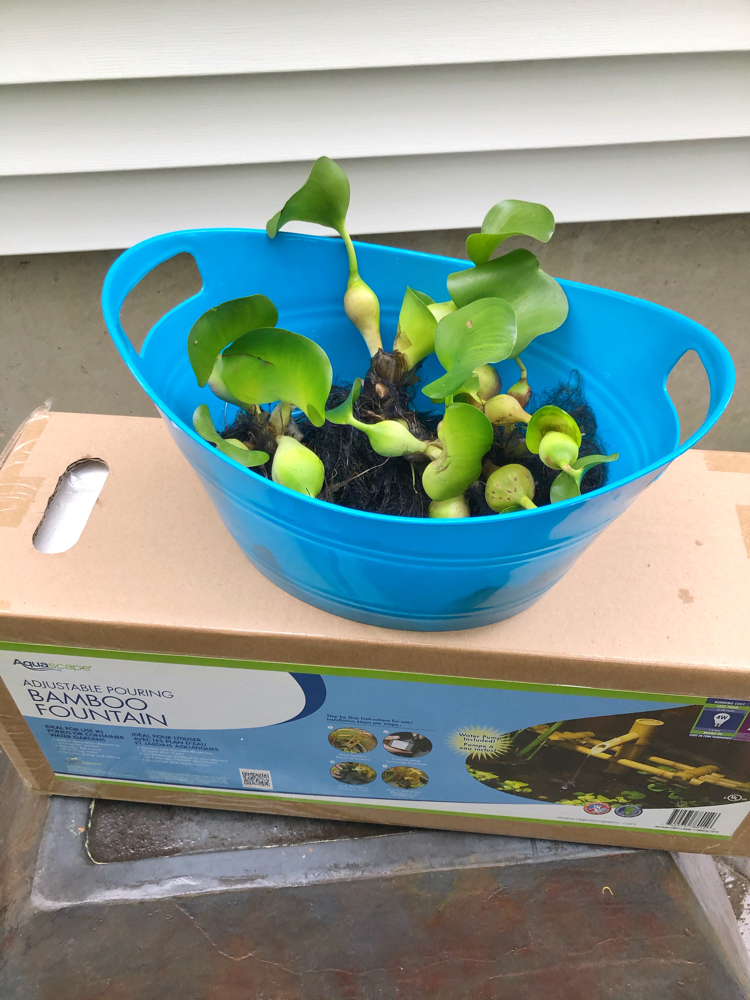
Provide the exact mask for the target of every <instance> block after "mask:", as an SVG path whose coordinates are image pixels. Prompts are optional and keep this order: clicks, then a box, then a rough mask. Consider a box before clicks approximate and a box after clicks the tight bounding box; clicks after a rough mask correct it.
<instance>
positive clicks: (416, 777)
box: [381, 767, 430, 788]
mask: <svg viewBox="0 0 750 1000" xmlns="http://www.w3.org/2000/svg"><path fill="white" fill-rule="evenodd" d="M381 777H382V778H383V781H384V782H385V783H386V785H391V786H392V787H393V788H424V786H425V785H426V784H427V782H428V781H429V780H430V779H429V778H428V777H427V775H426V774H425V773H424V771H420V770H419V768H418V767H389V768H388V769H387V770H385V771H383V774H382V776H381Z"/></svg>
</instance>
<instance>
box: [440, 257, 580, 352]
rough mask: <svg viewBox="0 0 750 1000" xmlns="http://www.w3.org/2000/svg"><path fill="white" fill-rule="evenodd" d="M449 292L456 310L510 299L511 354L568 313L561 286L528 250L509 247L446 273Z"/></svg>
mask: <svg viewBox="0 0 750 1000" xmlns="http://www.w3.org/2000/svg"><path fill="white" fill-rule="evenodd" d="M448 291H449V293H450V296H451V298H452V299H453V301H454V302H455V303H456V305H457V306H458V307H459V309H460V308H462V307H463V306H466V305H468V304H469V303H470V302H475V301H476V300H477V299H484V298H490V297H494V298H499V299H505V301H506V302H509V303H510V304H511V305H512V306H513V310H514V312H515V314H516V324H517V336H516V344H515V349H514V352H513V356H514V357H515V356H516V355H518V354H520V353H521V351H524V350H526V348H527V347H528V346H529V344H530V343H531V341H532V340H533V339H534V337H538V336H539V335H540V334H542V333H549V332H550V330H556V329H557V328H558V326H560V325H561V324H562V323H563V322H564V321H565V318H566V316H567V315H568V300H567V298H566V296H565V292H564V291H563V290H562V287H561V286H560V285H559V284H558V282H557V281H555V279H554V278H553V277H551V276H550V275H549V274H547V273H546V272H544V271H542V269H541V268H540V267H539V261H538V260H537V258H536V257H535V256H534V254H533V253H530V252H529V251H528V250H512V251H511V252H510V253H508V254H505V256H503V257H498V258H497V260H490V261H487V263H485V264H479V265H477V267H470V268H467V269H466V270H464V271H456V272H454V273H453V274H451V275H449V276H448Z"/></svg>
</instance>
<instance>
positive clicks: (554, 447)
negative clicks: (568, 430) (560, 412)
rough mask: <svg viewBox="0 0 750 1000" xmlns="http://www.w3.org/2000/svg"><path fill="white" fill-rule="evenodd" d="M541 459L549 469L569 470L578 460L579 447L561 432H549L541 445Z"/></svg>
mask: <svg viewBox="0 0 750 1000" xmlns="http://www.w3.org/2000/svg"><path fill="white" fill-rule="evenodd" d="M539 457H540V458H541V460H542V461H543V462H544V464H545V465H546V466H547V468H548V469H566V470H567V469H568V468H569V467H570V463H571V462H575V460H576V459H577V458H578V445H577V444H576V443H575V441H574V440H573V438H572V437H569V435H567V434H562V433H561V432H560V431H548V433H547V434H545V435H544V437H543V438H542V442H541V444H540V445H539Z"/></svg>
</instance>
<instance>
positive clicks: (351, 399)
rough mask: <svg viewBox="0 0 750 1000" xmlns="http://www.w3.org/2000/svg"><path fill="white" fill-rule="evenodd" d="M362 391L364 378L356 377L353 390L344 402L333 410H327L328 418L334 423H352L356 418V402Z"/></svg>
mask: <svg viewBox="0 0 750 1000" xmlns="http://www.w3.org/2000/svg"><path fill="white" fill-rule="evenodd" d="M361 391H362V379H361V378H355V380H354V385H353V386H352V388H351V392H350V393H349V395H348V396H347V397H346V399H345V400H344V402H343V403H339V405H338V406H335V407H334V408H333V409H332V410H326V420H330V421H331V423H332V424H350V423H351V422H352V420H353V418H354V404H355V403H356V402H357V400H358V399H359V394H360V392H361Z"/></svg>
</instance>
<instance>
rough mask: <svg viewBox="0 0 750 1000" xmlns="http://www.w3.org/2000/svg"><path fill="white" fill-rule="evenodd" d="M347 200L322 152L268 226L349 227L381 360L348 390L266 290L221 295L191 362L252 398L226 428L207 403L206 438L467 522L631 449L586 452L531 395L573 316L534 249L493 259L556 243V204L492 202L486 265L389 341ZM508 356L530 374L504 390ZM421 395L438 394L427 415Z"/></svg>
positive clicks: (349, 294)
mask: <svg viewBox="0 0 750 1000" xmlns="http://www.w3.org/2000/svg"><path fill="white" fill-rule="evenodd" d="M348 208H349V181H348V179H347V177H346V174H345V173H344V172H343V170H342V169H341V168H340V167H339V166H338V165H337V164H336V163H335V162H334V161H333V160H330V159H328V158H327V157H321V158H320V159H319V160H317V161H316V162H315V164H314V165H313V168H312V170H311V172H310V176H309V177H308V179H307V181H306V182H305V184H304V185H303V186H302V187H301V188H300V189H299V191H297V192H295V194H293V195H292V196H291V198H290V199H289V200H288V201H287V202H286V204H285V205H284V206H283V207H282V208H281V209H280V211H278V212H277V213H276V214H275V215H274V216H273V218H272V219H271V220H270V221H269V222H268V225H267V227H266V230H267V233H268V237H269V238H270V239H275V238H276V237H277V234H278V232H279V230H280V229H281V228H282V227H283V226H284V225H286V224H287V223H289V222H297V221H302V222H307V223H316V224H318V225H321V226H325V227H328V228H330V229H333V230H335V232H337V233H338V235H339V236H340V237H341V239H342V240H343V242H344V245H345V247H346V252H347V260H348V267H349V278H348V282H347V287H346V292H345V295H344V301H343V309H344V312H345V314H346V316H347V317H348V318H349V320H350V321H351V323H352V324H353V325H354V327H356V329H357V330H358V331H359V333H360V334H361V336H362V337H363V339H364V342H365V344H366V345H367V349H368V351H369V354H370V367H369V370H368V371H367V372H363V377H362V378H357V379H356V380H355V381H354V383H353V385H351V386H349V387H346V386H345V387H337V386H334V385H333V368H332V365H331V361H330V360H329V358H328V357H327V355H326V354H325V352H324V351H323V350H322V348H320V347H319V346H318V345H317V344H316V343H315V342H314V341H312V340H310V339H309V338H307V337H305V336H302V335H301V334H299V333H295V332H293V331H291V330H286V329H282V328H280V327H278V326H277V323H278V312H277V310H276V307H275V306H274V304H273V303H272V302H271V301H270V300H269V299H268V298H267V297H266V296H265V295H263V294H261V293H256V294H253V295H249V296H247V297H245V298H240V299H233V300H231V301H228V302H223V303H221V304H220V305H218V306H215V307H214V308H212V309H209V310H208V311H207V312H206V313H204V314H203V315H202V316H201V317H200V318H199V319H198V320H197V322H196V323H195V324H194V325H193V327H192V329H191V330H190V333H189V336H188V357H189V360H190V363H191V365H192V368H193V372H194V373H195V376H196V379H197V382H198V385H199V386H201V387H202V386H205V385H208V386H209V388H210V389H211V390H212V392H213V393H214V394H215V395H216V396H218V398H219V399H221V400H223V401H224V402H225V403H228V404H232V405H234V406H237V407H239V410H240V416H239V417H238V419H237V421H236V422H235V424H234V425H233V427H231V428H229V429H228V430H226V431H224V432H222V433H219V432H218V431H217V430H216V428H215V427H214V425H213V422H212V420H211V417H210V415H209V411H208V407H207V406H205V405H203V406H199V407H198V408H197V409H196V411H195V414H194V417H193V423H194V427H195V429H196V431H197V433H198V434H200V435H201V437H203V438H204V439H205V440H206V441H208V442H210V443H211V444H213V445H214V446H215V447H216V448H217V449H218V450H219V451H221V453H222V454H223V455H225V456H226V457H227V458H230V459H232V460H234V461H236V462H238V463H239V464H240V465H242V466H244V467H246V468H247V469H249V470H253V472H254V473H256V474H257V473H260V474H262V475H266V476H268V477H269V478H271V479H273V481H274V482H276V483H279V484H281V485H282V486H286V487H287V488H289V489H292V490H295V491H297V492H300V493H303V494H305V495H308V496H311V497H317V496H321V497H322V498H324V499H327V500H330V501H332V502H335V503H336V502H338V503H344V504H345V505H348V506H360V507H361V508H362V509H376V510H379V511H381V512H386V513H393V514H409V515H414V514H421V515H422V516H429V517H433V518H438V519H451V520H453V519H456V518H463V517H468V516H471V515H472V514H477V513H479V514H502V515H505V514H510V513H514V512H521V511H524V510H533V509H534V508H535V507H536V506H537V503H535V498H536V501H537V502H539V501H540V496H539V490H538V480H539V472H538V471H537V472H536V473H534V472H533V471H532V470H533V469H537V470H542V472H543V474H544V475H546V471H545V470H547V469H548V470H553V471H554V472H556V473H557V475H556V477H555V478H554V481H553V482H552V483H551V485H549V501H550V502H552V503H555V502H559V501H561V500H566V499H570V498H572V497H575V496H578V495H580V492H581V481H582V479H583V476H584V475H585V473H586V472H587V470H588V469H592V468H595V467H596V466H601V465H602V464H603V463H607V462H611V461H613V460H614V459H616V458H617V455H599V454H590V453H587V454H583V455H582V454H580V451H581V447H582V440H583V436H582V432H581V428H580V427H579V424H578V423H577V422H576V420H575V419H574V417H573V416H572V415H571V414H570V413H569V412H566V411H565V410H564V409H562V408H561V407H559V406H557V405H554V403H550V402H547V403H546V404H545V405H542V406H541V407H538V408H536V409H535V410H534V412H529V409H528V408H529V406H530V403H531V400H532V389H531V386H530V384H529V378H528V372H527V370H526V366H525V364H524V362H523V360H522V358H521V353H522V352H523V351H524V350H525V348H526V347H528V345H529V344H530V343H531V341H532V340H533V339H534V338H535V337H538V336H541V335H543V334H545V333H548V332H550V331H552V330H555V329H557V328H558V327H559V326H560V325H561V324H562V323H563V322H564V320H565V318H566V316H567V312H568V303H567V299H566V297H565V293H564V292H563V290H562V288H561V287H560V285H559V284H558V282H557V281H555V279H554V278H552V277H550V276H549V275H548V274H545V272H544V271H542V270H541V268H540V266H539V261H538V260H537V258H536V257H535V256H534V254H532V253H531V252H530V251H528V250H524V249H517V250H512V251H510V252H508V253H505V254H503V255H502V256H499V257H496V258H493V257H492V254H493V253H494V252H495V251H496V250H497V249H498V247H500V246H501V245H502V243H503V242H504V241H505V240H506V239H508V238H509V237H511V236H516V235H522V236H527V237H532V238H534V239H537V240H540V241H542V242H547V241H548V240H549V239H550V237H551V236H552V233H553V232H554V228H555V222H554V218H553V216H552V213H551V212H550V211H549V210H548V209H547V208H545V207H544V206H543V205H537V204H533V203H530V202H524V201H514V200H507V201H502V202H499V203H498V204H497V205H494V206H493V207H492V208H491V209H490V211H489V212H488V213H487V215H486V217H485V219H484V222H483V224H482V229H481V232H479V233H474V234H472V235H471V236H469V237H468V239H467V243H466V249H467V254H468V256H469V258H470V260H471V261H472V263H473V267H470V268H468V269H466V270H461V271H457V272H456V273H454V274H451V275H449V277H448V279H447V288H446V292H447V298H446V299H445V300H444V301H439V302H436V301H434V300H433V299H432V298H431V297H430V296H428V295H426V294H425V293H424V292H421V291H419V290H418V289H415V288H411V287H406V289H405V291H404V298H403V302H402V305H401V311H400V314H399V318H398V326H397V329H396V331H395V336H394V339H393V348H392V350H390V351H386V350H385V349H384V347H383V340H382V337H381V329H380V303H379V301H378V298H377V295H376V294H375V292H374V291H373V290H372V288H370V286H369V285H368V284H367V283H366V281H365V280H364V279H363V278H362V276H361V275H360V272H359V265H358V261H357V255H356V250H355V247H354V244H353V243H352V240H351V237H350V235H349V232H348V230H347V226H346V216H347V211H348ZM432 354H434V355H435V356H436V358H437V360H438V361H439V363H440V365H441V366H442V369H443V371H442V374H440V375H439V376H438V377H437V378H435V379H433V380H432V381H431V382H429V384H427V385H425V386H424V387H423V388H422V389H421V390H420V389H418V386H417V383H418V380H419V374H418V369H419V367H420V365H421V364H422V362H423V361H424V360H425V359H426V358H428V357H430V356H431V355H432ZM509 359H513V360H514V361H515V362H516V364H517V365H518V369H519V377H518V380H517V381H516V382H515V383H514V384H513V385H511V386H510V388H508V389H507V391H506V392H503V391H502V386H501V383H500V378H499V375H498V373H497V370H496V368H495V367H494V366H495V365H497V364H498V363H499V362H502V361H506V360H509ZM334 360H335V359H334ZM417 392H421V393H422V394H423V397H425V398H424V403H423V406H422V408H421V409H418V408H417V406H416V394H417ZM428 400H429V403H428V402H427V401H428ZM430 405H431V406H432V408H433V410H432V412H426V411H427V410H428V407H429V406H430ZM588 444H590V442H587V445H588ZM589 450H590V449H589ZM498 458H499V459H500V461H499V462H498V461H497V459H498ZM508 459H511V460H510V461H508ZM535 476H536V478H535ZM368 483H369V484H371V485H372V489H373V490H374V489H375V488H376V487H377V489H379V490H380V491H381V492H382V493H383V498H382V500H378V504H380V506H369V505H368V502H367V500H366V499H365V500H364V501H363V500H362V499H361V497H362V495H363V490H364V491H365V493H366V490H367V488H368V487H367V486H366V485H365V484H368ZM478 484H480V485H478ZM355 488H356V489H358V490H359V496H360V500H359V501H357V502H354V501H353V500H352V499H351V497H352V495H353V494H352V490H354V489H355ZM408 491H411V493H413V494H414V496H415V497H417V498H418V501H414V500H413V498H411V497H406V493H407V492H408ZM480 494H481V495H480ZM542 502H547V501H546V493H545V499H544V500H543V501H542ZM373 503H375V501H373Z"/></svg>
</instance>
